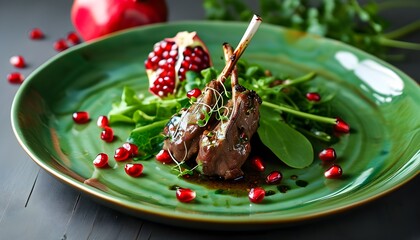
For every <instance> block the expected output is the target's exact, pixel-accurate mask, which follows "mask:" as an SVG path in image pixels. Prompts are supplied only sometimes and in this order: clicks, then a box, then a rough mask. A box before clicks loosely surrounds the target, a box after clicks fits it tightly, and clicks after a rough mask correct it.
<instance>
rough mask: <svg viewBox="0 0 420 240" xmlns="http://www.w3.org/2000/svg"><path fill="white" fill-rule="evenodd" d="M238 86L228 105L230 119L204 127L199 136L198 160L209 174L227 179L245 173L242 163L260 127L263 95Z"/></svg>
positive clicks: (206, 173)
mask: <svg viewBox="0 0 420 240" xmlns="http://www.w3.org/2000/svg"><path fill="white" fill-rule="evenodd" d="M235 89H236V90H237V91H236V94H234V98H233V99H232V100H230V101H229V103H228V104H227V105H226V107H227V109H229V112H230V114H228V115H229V116H228V119H227V120H224V121H220V122H219V123H218V124H217V125H216V127H214V129H212V130H206V131H204V133H203V135H202V136H201V139H200V144H199V151H198V155H197V159H196V161H197V164H201V169H202V173H203V174H205V175H208V176H215V175H216V176H220V177H222V178H224V179H235V178H237V177H240V176H242V175H243V172H242V170H241V167H242V165H243V164H244V163H245V161H246V159H247V158H248V156H249V153H250V152H251V143H250V140H251V137H252V136H253V134H254V133H255V132H256V131H257V128H258V122H259V118H260V114H259V107H260V105H261V99H260V97H259V96H258V95H257V94H256V93H255V92H254V91H250V90H246V89H245V88H243V87H241V86H240V85H236V86H235ZM238 90H239V91H238ZM234 92H235V91H234Z"/></svg>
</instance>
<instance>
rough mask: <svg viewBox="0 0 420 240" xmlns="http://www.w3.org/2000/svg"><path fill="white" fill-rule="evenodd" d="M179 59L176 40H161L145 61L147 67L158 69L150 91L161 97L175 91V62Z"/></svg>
mask: <svg viewBox="0 0 420 240" xmlns="http://www.w3.org/2000/svg"><path fill="white" fill-rule="evenodd" d="M177 59H178V46H176V45H175V42H169V41H161V42H159V43H158V44H156V45H155V47H154V49H153V52H151V53H149V57H148V58H147V60H146V62H145V66H146V69H151V70H153V71H156V75H157V76H156V80H155V81H154V82H153V86H151V87H150V89H149V90H150V91H151V92H152V93H154V94H156V95H158V96H159V97H166V96H168V94H170V93H173V92H174V91H175V82H176V80H175V78H176V72H175V64H176V62H177Z"/></svg>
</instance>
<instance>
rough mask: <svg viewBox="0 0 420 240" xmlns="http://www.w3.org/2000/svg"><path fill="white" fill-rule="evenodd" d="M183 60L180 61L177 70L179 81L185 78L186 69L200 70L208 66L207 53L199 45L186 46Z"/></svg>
mask: <svg viewBox="0 0 420 240" xmlns="http://www.w3.org/2000/svg"><path fill="white" fill-rule="evenodd" d="M183 55H184V60H183V61H182V62H181V67H180V68H179V71H178V77H179V80H180V81H184V80H185V73H186V72H187V71H194V72H197V71H200V70H202V69H206V68H208V67H210V64H209V55H208V53H207V52H206V51H204V49H203V48H202V47H201V46H196V47H187V48H185V50H184V52H183Z"/></svg>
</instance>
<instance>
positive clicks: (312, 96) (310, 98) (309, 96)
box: [306, 92, 321, 102]
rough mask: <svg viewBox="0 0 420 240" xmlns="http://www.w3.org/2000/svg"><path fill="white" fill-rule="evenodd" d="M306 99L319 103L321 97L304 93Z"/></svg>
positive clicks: (316, 94)
mask: <svg viewBox="0 0 420 240" xmlns="http://www.w3.org/2000/svg"><path fill="white" fill-rule="evenodd" d="M306 99H307V100H308V101H310V102H319V101H320V100H321V96H320V95H319V93H316V92H308V93H306Z"/></svg>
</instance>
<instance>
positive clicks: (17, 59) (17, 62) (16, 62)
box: [10, 55, 26, 68]
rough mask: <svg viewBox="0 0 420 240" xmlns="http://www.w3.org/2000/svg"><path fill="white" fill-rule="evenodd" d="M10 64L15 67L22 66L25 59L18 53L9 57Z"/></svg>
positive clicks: (24, 64)
mask: <svg viewBox="0 0 420 240" xmlns="http://www.w3.org/2000/svg"><path fill="white" fill-rule="evenodd" d="M10 64H12V65H13V66H14V67H17V68H24V67H25V66H26V63H25V59H24V58H23V57H22V56H19V55H18V56H13V57H11V58H10Z"/></svg>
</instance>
